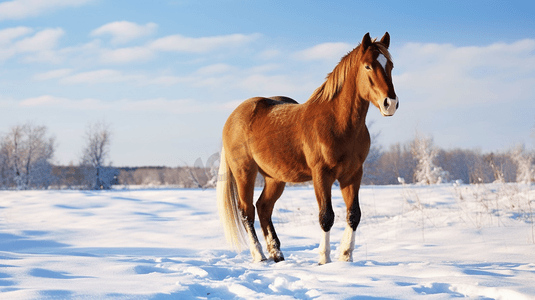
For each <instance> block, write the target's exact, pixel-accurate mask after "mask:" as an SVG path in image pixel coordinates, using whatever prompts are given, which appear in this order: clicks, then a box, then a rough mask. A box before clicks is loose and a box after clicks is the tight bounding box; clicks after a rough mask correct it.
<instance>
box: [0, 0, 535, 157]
mask: <svg viewBox="0 0 535 300" xmlns="http://www.w3.org/2000/svg"><path fill="white" fill-rule="evenodd" d="M359 2H363V1H336V2H334V1H331V2H327V1H241V0H222V1H106V0H48V1H40V0H15V1H2V2H0V132H4V133H5V132H7V131H8V130H9V128H10V127H11V126H14V125H17V124H22V123H25V122H27V121H32V122H33V123H34V124H38V125H46V126H47V127H48V129H49V131H50V132H51V133H52V134H54V135H55V136H56V140H57V143H58V145H57V150H56V157H55V160H56V162H57V163H60V164H67V163H70V162H73V163H75V164H76V163H78V161H79V156H80V153H81V151H82V148H83V145H84V140H83V135H84V131H85V128H86V127H87V125H88V124H89V123H91V122H96V121H100V120H105V121H106V122H108V123H110V124H111V129H112V131H113V139H112V145H111V157H110V159H111V162H112V163H113V165H115V166H140V165H166V166H177V165H184V164H190V165H191V164H193V162H194V161H195V160H196V159H197V158H201V159H202V160H204V161H205V160H206V159H207V158H208V157H209V156H210V155H211V154H213V153H215V152H218V151H219V148H220V146H221V129H222V127H223V124H224V122H225V120H226V118H227V117H228V115H229V114H230V112H231V111H232V109H233V108H234V107H236V106H237V105H238V104H239V103H240V102H241V101H243V100H245V99H247V98H250V97H253V96H273V95H286V96H290V97H292V98H294V99H296V100H297V101H298V102H305V101H306V100H307V99H308V97H309V96H310V95H311V94H312V92H313V91H314V89H315V88H316V87H318V86H319V85H320V84H321V83H322V82H323V80H324V78H325V76H326V74H327V73H329V72H330V71H331V70H332V69H333V68H334V67H335V65H336V64H337V63H338V61H339V60H340V58H341V57H342V56H343V55H344V54H345V53H347V52H348V51H349V50H351V49H352V48H353V47H355V46H356V45H357V44H358V43H359V42H360V41H361V39H362V36H363V35H364V34H365V33H366V32H370V34H371V35H372V36H375V37H381V36H382V35H383V34H384V32H385V31H388V32H389V33H390V35H391V48H390V51H391V53H392V56H393V58H394V64H395V68H394V71H393V78H394V86H395V87H396V92H397V94H398V97H399V99H400V110H399V111H398V112H397V113H396V115H395V116H394V117H392V118H382V117H380V114H379V112H378V111H377V109H375V108H374V107H371V108H370V111H369V113H368V119H369V120H370V121H375V122H374V125H373V127H372V131H376V132H377V131H380V132H381V134H380V136H379V143H380V144H382V145H383V146H384V147H385V148H386V147H388V145H390V144H392V143H397V142H406V141H409V140H411V139H412V138H413V137H414V135H415V132H416V131H417V130H418V131H419V132H421V133H423V134H426V135H430V136H432V137H433V138H434V141H435V144H436V145H437V146H440V147H442V148H445V149H452V148H470V149H481V150H482V151H484V152H487V151H505V150H507V149H509V148H511V147H513V146H514V145H515V144H517V143H525V145H526V146H527V148H528V149H533V146H534V138H533V137H531V133H532V128H533V127H534V125H535V113H534V112H535V4H534V3H533V2H532V1H525V2H522V1H501V2H496V1H495V2H489V1H421V2H415V1H411V2H409V1H380V2H377V1H369V2H367V3H359Z"/></svg>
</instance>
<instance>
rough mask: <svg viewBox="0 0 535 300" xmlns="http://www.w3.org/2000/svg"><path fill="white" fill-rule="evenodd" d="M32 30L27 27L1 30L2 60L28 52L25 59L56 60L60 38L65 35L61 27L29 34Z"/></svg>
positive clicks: (0, 47) (0, 58)
mask: <svg viewBox="0 0 535 300" xmlns="http://www.w3.org/2000/svg"><path fill="white" fill-rule="evenodd" d="M31 32H32V30H31V29H30V28H27V27H16V28H8V29H4V30H2V31H0V60H5V59H9V58H11V57H13V56H16V55H19V54H26V55H27V56H26V57H25V58H24V60H25V61H41V60H42V59H47V60H48V61H49V62H50V61H56V56H55V53H54V52H53V51H52V50H53V49H55V48H56V46H57V44H58V42H59V39H60V38H61V37H62V36H63V35H64V31H63V29H61V28H49V29H43V30H41V31H38V32H37V33H35V34H34V35H32V36H27V35H28V34H29V33H31ZM25 36H27V37H25Z"/></svg>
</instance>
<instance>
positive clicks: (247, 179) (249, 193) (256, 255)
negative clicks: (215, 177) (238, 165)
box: [235, 169, 266, 262]
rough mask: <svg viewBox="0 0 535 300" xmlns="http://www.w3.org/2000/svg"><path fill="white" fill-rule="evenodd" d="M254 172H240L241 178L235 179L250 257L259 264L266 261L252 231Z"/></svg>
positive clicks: (256, 237) (253, 218)
mask: <svg viewBox="0 0 535 300" xmlns="http://www.w3.org/2000/svg"><path fill="white" fill-rule="evenodd" d="M256 172H257V170H256V169H254V171H248V172H241V174H240V175H241V176H235V177H236V186H237V189H238V195H239V198H240V201H239V208H240V210H241V212H242V215H243V224H244V226H245V230H246V231H247V235H248V237H249V248H250V250H251V256H252V257H253V261H255V262H259V261H264V260H266V257H265V256H264V253H263V251H262V245H261V244H260V241H259V240H258V236H257V235H256V231H255V229H254V220H255V207H254V205H253V197H254V183H255V179H256Z"/></svg>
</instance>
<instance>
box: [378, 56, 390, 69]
mask: <svg viewBox="0 0 535 300" xmlns="http://www.w3.org/2000/svg"><path fill="white" fill-rule="evenodd" d="M377 62H378V63H379V64H380V65H381V67H383V70H385V71H386V63H387V62H388V59H386V57H385V56H384V55H383V54H382V53H381V54H379V56H377Z"/></svg>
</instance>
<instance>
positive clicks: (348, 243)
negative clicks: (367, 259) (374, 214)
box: [339, 168, 362, 261]
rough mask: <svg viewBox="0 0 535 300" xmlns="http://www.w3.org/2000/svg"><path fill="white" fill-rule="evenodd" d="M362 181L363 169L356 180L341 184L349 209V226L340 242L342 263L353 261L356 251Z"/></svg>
mask: <svg viewBox="0 0 535 300" xmlns="http://www.w3.org/2000/svg"><path fill="white" fill-rule="evenodd" d="M361 179H362V168H361V169H360V171H359V172H358V174H357V176H356V178H354V179H353V180H351V181H350V182H348V183H347V184H343V183H341V184H340V187H341V190H342V196H343V197H344V202H345V203H346V208H347V226H346V229H345V230H344V236H343V237H342V241H341V242H340V258H339V260H340V261H353V250H354V249H355V231H356V230H357V226H358V225H359V223H360V217H361V212H360V205H359V188H360V181H361Z"/></svg>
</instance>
